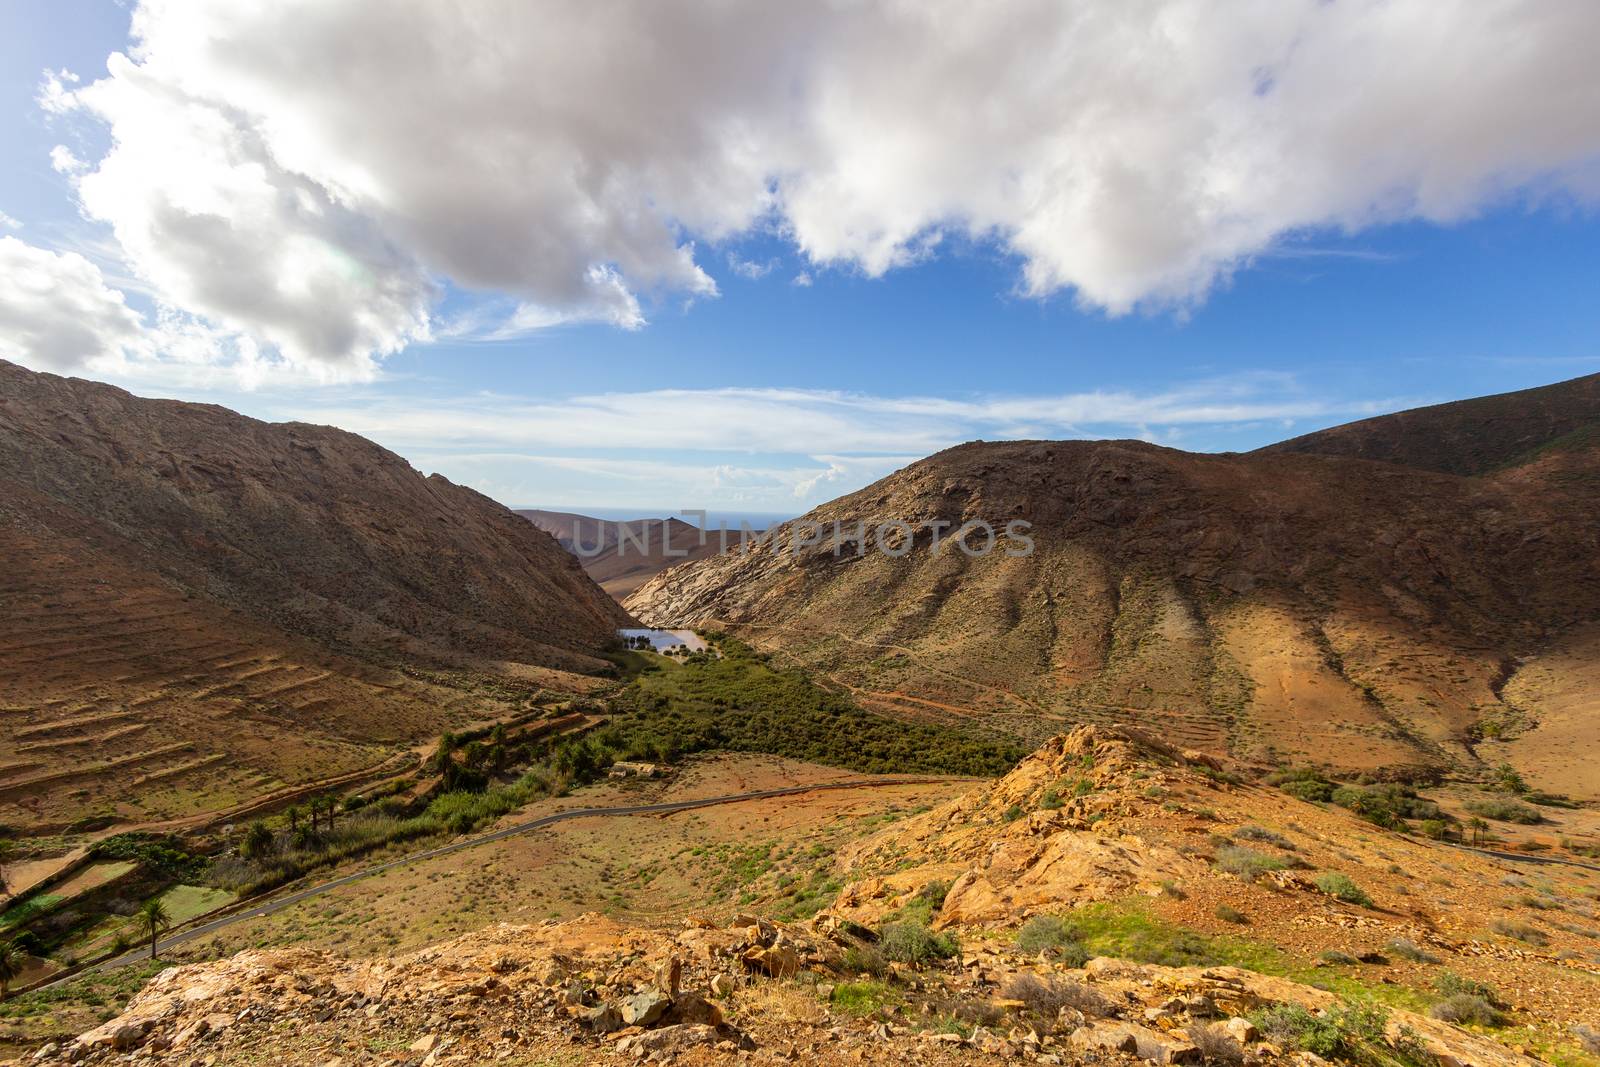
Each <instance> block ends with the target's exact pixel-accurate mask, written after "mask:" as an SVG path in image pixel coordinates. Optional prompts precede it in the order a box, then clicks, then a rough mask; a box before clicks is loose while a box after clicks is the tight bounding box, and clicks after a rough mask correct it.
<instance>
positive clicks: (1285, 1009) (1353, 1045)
mask: <svg viewBox="0 0 1600 1067" xmlns="http://www.w3.org/2000/svg"><path fill="white" fill-rule="evenodd" d="M1250 1020H1251V1022H1253V1023H1255V1024H1256V1027H1257V1029H1259V1030H1260V1031H1261V1032H1262V1034H1263V1035H1265V1036H1266V1037H1267V1038H1268V1039H1269V1040H1271V1041H1273V1042H1275V1043H1277V1044H1278V1045H1280V1046H1282V1047H1284V1048H1288V1049H1301V1050H1304V1051H1306V1052H1312V1053H1315V1054H1316V1055H1318V1056H1321V1057H1322V1058H1323V1059H1336V1060H1348V1061H1353V1062H1357V1063H1393V1062H1394V1061H1395V1053H1397V1052H1398V1053H1400V1054H1401V1056H1400V1060H1401V1062H1407V1061H1410V1062H1426V1061H1427V1059H1428V1058H1427V1057H1426V1054H1425V1053H1420V1051H1419V1050H1418V1051H1416V1052H1414V1051H1413V1050H1412V1049H1410V1048H1409V1047H1406V1046H1402V1047H1398V1048H1393V1049H1391V1047H1390V1045H1389V1042H1388V1040H1387V1038H1386V1037H1385V1035H1384V1030H1385V1028H1386V1027H1387V1026H1388V1022H1389V1012H1388V1010H1387V1009H1386V1008H1383V1007H1381V1006H1380V1005H1376V1004H1350V1003H1346V1004H1340V1005H1338V1006H1337V1007H1334V1008H1332V1009H1330V1010H1329V1011H1328V1012H1327V1013H1326V1014H1324V1015H1320V1016H1319V1015H1313V1014H1312V1013H1311V1012H1309V1011H1307V1010H1306V1009H1305V1008H1302V1007H1300V1006H1299V1005H1298V1004H1275V1005H1273V1006H1272V1007H1270V1008H1266V1009H1264V1010H1262V1011H1258V1012H1254V1013H1253V1014H1251V1016H1250ZM1407 1053H1412V1054H1409V1055H1408V1054H1407Z"/></svg>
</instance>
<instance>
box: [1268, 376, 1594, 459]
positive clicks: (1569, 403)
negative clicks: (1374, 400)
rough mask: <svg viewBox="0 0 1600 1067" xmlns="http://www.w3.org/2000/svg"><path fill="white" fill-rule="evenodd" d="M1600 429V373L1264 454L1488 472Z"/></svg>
mask: <svg viewBox="0 0 1600 1067" xmlns="http://www.w3.org/2000/svg"><path fill="white" fill-rule="evenodd" d="M1597 428H1600V374H1591V375H1588V376H1587V377H1583V378H1574V379H1573V380H1571V381H1566V382H1557V383H1556V384H1555V385H1545V386H1540V387H1539V388H1537V389H1522V390H1519V391H1517V392H1515V393H1499V394H1496V395H1494V396H1481V397H1475V398H1474V399H1472V400H1460V401H1456V402H1455V403H1452V404H1435V405H1433V406H1431V407H1425V408H1414V409H1412V410H1410V411H1401V412H1397V413H1395V414H1393V415H1380V416H1378V417H1377V418H1372V419H1362V420H1361V421H1359V422H1351V423H1347V424H1345V425H1343V426H1335V427H1333V428H1332V429H1328V430H1319V431H1317V432H1316V433H1309V434H1305V435H1304V436H1301V437H1295V438H1291V439H1290V440H1288V441H1282V442H1280V443H1278V444H1275V445H1268V446H1267V447H1266V448H1263V449H1261V451H1262V452H1299V453H1304V454H1308V455H1317V456H1347V457H1350V458H1354V459H1370V460H1376V461H1378V462H1381V463H1397V464H1399V465H1400V466H1403V467H1416V468H1419V469H1421V470H1429V471H1441V472H1443V473H1446V474H1487V473H1489V472H1491V471H1495V470H1499V469H1500V468H1502V467H1508V466H1514V465H1516V464H1518V463H1523V462H1526V461H1527V460H1529V459H1532V458H1534V456H1535V455H1536V454H1537V453H1538V452H1540V451H1542V450H1544V449H1547V448H1551V447H1560V446H1561V444H1562V443H1572V442H1575V441H1576V440H1578V439H1579V438H1580V437H1585V436H1592V435H1593V433H1594V432H1595V430H1596V429H1597Z"/></svg>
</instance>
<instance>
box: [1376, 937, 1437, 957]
mask: <svg viewBox="0 0 1600 1067" xmlns="http://www.w3.org/2000/svg"><path fill="white" fill-rule="evenodd" d="M1384 948H1385V949H1386V950H1388V952H1389V954H1390V955H1392V956H1399V957H1400V958H1401V959H1403V960H1410V961H1411V962H1412V963H1438V962H1439V957H1438V956H1435V955H1434V954H1433V953H1431V952H1429V951H1427V950H1426V949H1424V948H1423V947H1422V946H1421V945H1419V944H1417V943H1416V942H1415V941H1408V940H1406V939H1405V938H1403V937H1397V938H1394V939H1392V940H1391V941H1390V942H1389V943H1388V944H1387V945H1385V946H1384Z"/></svg>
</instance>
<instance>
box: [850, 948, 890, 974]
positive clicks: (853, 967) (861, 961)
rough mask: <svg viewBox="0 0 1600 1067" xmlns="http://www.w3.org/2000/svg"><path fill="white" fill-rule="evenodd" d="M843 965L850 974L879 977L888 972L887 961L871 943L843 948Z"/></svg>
mask: <svg viewBox="0 0 1600 1067" xmlns="http://www.w3.org/2000/svg"><path fill="white" fill-rule="evenodd" d="M843 967H844V969H845V970H846V971H848V972H850V973H851V974H870V975H873V976H874V977H880V976H882V975H884V974H886V973H887V972H888V970H889V961H888V960H887V959H885V958H884V955H883V953H882V952H879V951H878V950H877V949H876V948H873V947H872V946H871V945H860V946H852V947H851V948H847V949H845V952H844V962H843Z"/></svg>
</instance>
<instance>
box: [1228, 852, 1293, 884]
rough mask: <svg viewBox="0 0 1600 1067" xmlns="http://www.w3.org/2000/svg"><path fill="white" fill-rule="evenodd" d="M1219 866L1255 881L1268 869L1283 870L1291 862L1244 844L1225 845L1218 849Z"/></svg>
mask: <svg viewBox="0 0 1600 1067" xmlns="http://www.w3.org/2000/svg"><path fill="white" fill-rule="evenodd" d="M1216 863H1217V866H1218V867H1219V868H1220V869H1222V870H1224V871H1227V872H1228V873H1229V874H1236V875H1238V876H1239V877H1240V878H1243V879H1244V880H1245V881H1247V882H1253V881H1255V880H1256V879H1257V878H1260V877H1261V876H1262V875H1263V874H1266V873H1267V872H1268V871H1281V870H1283V868H1285V867H1287V866H1288V865H1289V864H1288V863H1287V862H1285V861H1284V860H1282V859H1280V858H1278V857H1277V856H1269V855H1267V854H1266V853H1264V852H1257V851H1256V850H1255V849H1253V848H1246V847H1245V846H1243V845H1224V846H1222V847H1221V848H1219V849H1217V858H1216Z"/></svg>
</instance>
